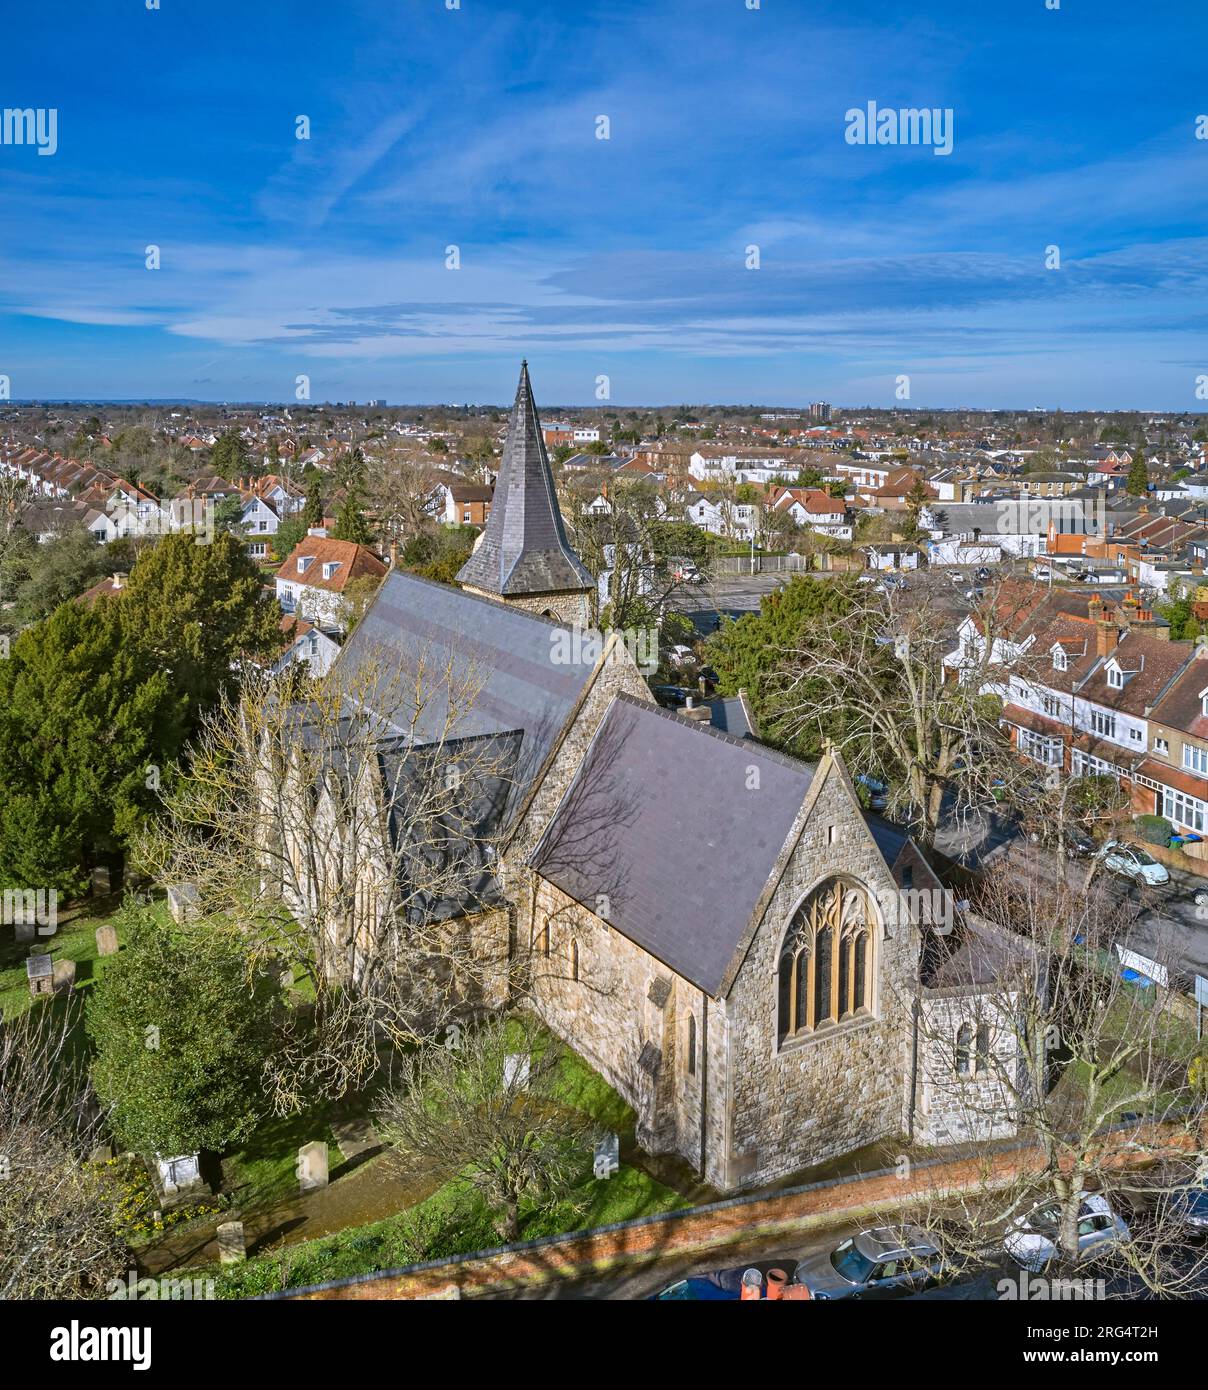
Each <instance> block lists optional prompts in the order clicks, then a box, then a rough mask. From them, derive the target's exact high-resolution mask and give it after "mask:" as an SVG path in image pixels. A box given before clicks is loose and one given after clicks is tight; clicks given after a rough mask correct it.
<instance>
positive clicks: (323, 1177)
mask: <svg viewBox="0 0 1208 1390" xmlns="http://www.w3.org/2000/svg"><path fill="white" fill-rule="evenodd" d="M297 1173H298V1188H299V1190H300V1191H302V1192H318V1191H319V1190H320V1189H321V1188H324V1187H326V1186H327V1145H326V1144H325V1143H324V1142H323V1141H322V1140H321V1139H316V1140H315V1142H314V1143H313V1144H303V1145H302V1147H301V1148H300V1149H299V1150H298V1167H297Z"/></svg>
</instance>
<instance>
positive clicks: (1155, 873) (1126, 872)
mask: <svg viewBox="0 0 1208 1390" xmlns="http://www.w3.org/2000/svg"><path fill="white" fill-rule="evenodd" d="M1099 854H1100V857H1101V858H1102V860H1103V867H1104V868H1105V869H1110V870H1111V872H1112V873H1113V874H1119V875H1120V877H1121V878H1131V879H1132V881H1133V882H1134V883H1140V884H1144V885H1145V886H1146V887H1148V888H1157V887H1160V886H1161V885H1162V884H1163V883H1169V882H1170V872H1169V870H1168V869H1167V868H1166V866H1165V865H1164V864H1159V863H1158V861H1157V860H1156V859H1155V858H1154V857H1153V855H1152V854H1148V853H1147V852H1146V851H1145V850H1143V849H1142V848H1141V847H1140V845H1126V844H1123V843H1122V842H1121V841H1119V840H1109V841H1108V842H1107V844H1105V845H1104V846H1103V848H1102V849H1101V850H1100V851H1099Z"/></svg>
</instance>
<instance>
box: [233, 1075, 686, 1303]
mask: <svg viewBox="0 0 1208 1390" xmlns="http://www.w3.org/2000/svg"><path fill="white" fill-rule="evenodd" d="M561 1073H562V1083H563V1084H562V1086H561V1087H560V1088H559V1089H560V1090H561V1092H562V1098H563V1100H564V1103H565V1104H566V1105H567V1106H568V1107H572V1108H574V1109H577V1110H582V1111H584V1112H585V1113H587V1114H589V1115H590V1116H591V1117H592V1118H593V1119H594V1120H595V1121H597V1122H598V1123H599V1124H600V1125H602V1126H603V1127H604V1128H608V1129H613V1130H616V1131H617V1132H618V1133H619V1134H620V1135H621V1136H622V1140H623V1141H624V1140H625V1139H626V1138H629V1139H632V1134H633V1126H634V1121H635V1116H634V1113H633V1111H632V1109H631V1108H630V1107H629V1106H628V1105H627V1104H626V1103H625V1102H624V1101H623V1100H622V1099H621V1097H620V1096H618V1095H617V1093H616V1092H615V1091H614V1090H613V1089H612V1087H610V1086H609V1085H608V1084H607V1082H605V1081H604V1080H603V1078H602V1077H600V1076H599V1075H598V1074H597V1073H596V1072H594V1071H592V1069H591V1068H590V1067H589V1066H588V1065H587V1064H586V1063H585V1062H584V1061H583V1059H582V1058H580V1057H578V1056H577V1055H576V1054H575V1053H573V1052H571V1051H570V1050H569V1049H567V1050H566V1051H565V1052H564V1054H563V1058H562V1063H561ZM365 1104H367V1105H368V1104H369V1102H365ZM332 1118H333V1116H332V1115H331V1114H329V1113H327V1112H324V1111H319V1112H315V1113H312V1114H311V1115H308V1116H306V1117H303V1118H300V1119H290V1120H284V1121H270V1122H269V1123H268V1124H266V1125H263V1126H261V1128H260V1130H258V1131H257V1133H256V1135H255V1136H254V1139H253V1141H252V1142H251V1143H250V1144H248V1145H247V1146H246V1147H245V1149H244V1150H242V1151H240V1152H239V1153H236V1154H233V1155H232V1156H231V1157H230V1158H228V1159H226V1160H225V1161H224V1163H223V1172H224V1178H225V1179H226V1181H225V1182H224V1186H225V1187H227V1189H228V1190H229V1191H232V1192H233V1193H234V1187H235V1185H237V1184H245V1185H246V1186H247V1188H248V1189H249V1190H251V1191H255V1192H256V1193H257V1194H258V1195H261V1196H263V1197H268V1196H270V1194H272V1193H273V1192H279V1193H280V1194H281V1195H282V1197H292V1196H293V1195H295V1194H296V1192H297V1179H296V1177H295V1175H294V1169H293V1164H294V1156H295V1154H296V1153H297V1149H298V1146H299V1144H302V1143H305V1142H306V1141H307V1140H309V1139H313V1138H315V1137H318V1131H319V1126H320V1125H322V1124H326V1125H328V1126H329V1125H330V1121H331V1119H332ZM329 1142H330V1140H329ZM383 1161H388V1160H383ZM238 1200H239V1202H240V1204H241V1205H242V1206H246V1205H247V1204H248V1199H247V1197H246V1196H243V1195H238ZM687 1205H689V1202H688V1200H687V1198H685V1197H684V1196H683V1195H682V1194H681V1193H679V1192H677V1191H675V1190H674V1189H673V1188H671V1187H668V1186H666V1185H665V1184H664V1183H662V1182H659V1181H658V1180H657V1179H656V1178H654V1177H652V1176H651V1175H650V1174H649V1173H648V1172H646V1171H644V1169H642V1168H640V1167H636V1166H634V1165H632V1164H629V1163H625V1162H622V1164H621V1168H620V1171H619V1172H617V1173H616V1174H614V1175H613V1176H612V1177H610V1178H607V1179H597V1178H596V1177H595V1176H594V1174H593V1172H592V1167H591V1157H590V1155H588V1156H587V1158H586V1160H585V1163H584V1168H583V1173H582V1176H581V1178H580V1180H579V1182H578V1183H577V1185H576V1187H575V1188H574V1190H573V1191H572V1192H571V1194H570V1195H569V1196H568V1198H567V1199H566V1200H565V1201H563V1202H561V1203H559V1204H558V1205H557V1206H555V1207H554V1208H552V1209H550V1210H547V1211H532V1210H530V1211H528V1212H527V1213H526V1212H524V1211H522V1213H521V1238H522V1239H524V1240H533V1239H536V1238H538V1237H541V1236H551V1235H560V1234H564V1233H567V1232H571V1231H577V1230H586V1229H588V1228H590V1227H593V1226H604V1225H608V1224H610V1223H612V1222H616V1221H629V1220H632V1219H634V1218H635V1217H640V1216H652V1215H656V1214H658V1213H660V1212H666V1211H673V1210H676V1209H677V1208H680V1207H685V1206H687ZM499 1244H500V1237H499V1235H498V1234H497V1233H496V1231H495V1228H494V1225H493V1224H492V1221H491V1218H490V1215H489V1213H488V1212H487V1210H486V1208H485V1207H484V1205H483V1203H482V1201H481V1200H480V1199H479V1198H478V1197H477V1195H476V1194H475V1193H473V1192H472V1191H470V1190H469V1189H468V1185H467V1184H465V1183H462V1182H450V1183H446V1184H445V1185H444V1186H443V1187H441V1188H439V1189H438V1190H437V1191H436V1192H434V1193H433V1194H432V1195H431V1196H430V1197H428V1198H427V1199H426V1200H424V1201H422V1202H419V1203H418V1204H417V1205H415V1206H413V1207H410V1208H408V1209H407V1210H405V1211H401V1212H397V1213H396V1214H394V1215H392V1216H388V1217H385V1218H384V1219H382V1220H378V1221H373V1222H369V1223H367V1224H365V1225H360V1226H350V1227H348V1228H346V1229H345V1230H342V1231H340V1232H339V1233H337V1234H335V1235H329V1236H323V1237H321V1238H319V1239H317V1240H310V1241H300V1242H298V1243H297V1244H293V1245H286V1246H283V1247H282V1248H280V1249H277V1250H274V1251H272V1252H270V1253H267V1254H263V1255H259V1256H257V1257H256V1258H254V1259H251V1260H248V1261H247V1262H246V1263H245V1264H242V1265H236V1266H228V1267H226V1268H223V1269H222V1270H221V1271H220V1272H219V1273H218V1275H217V1289H218V1293H219V1296H220V1297H225V1298H243V1297H248V1296H250V1295H252V1294H257V1293H267V1292H269V1291H272V1290H276V1289H283V1288H297V1287H299V1286H301V1285H304V1284H316V1283H325V1282H327V1281H328V1280H332V1279H345V1278H349V1277H351V1276H353V1275H356V1274H372V1273H374V1272H376V1271H378V1270H383V1269H392V1268H398V1267H399V1266H402V1265H408V1264H415V1263H417V1262H419V1261H421V1260H432V1259H441V1258H443V1257H446V1256H449V1255H459V1254H468V1253H471V1252H473V1251H476V1250H489V1249H492V1248H493V1247H495V1246H497V1245H499Z"/></svg>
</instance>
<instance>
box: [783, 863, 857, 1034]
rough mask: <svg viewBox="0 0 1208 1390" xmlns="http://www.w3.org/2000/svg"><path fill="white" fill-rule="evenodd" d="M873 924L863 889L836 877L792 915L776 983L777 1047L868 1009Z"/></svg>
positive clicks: (813, 893) (822, 886)
mask: <svg viewBox="0 0 1208 1390" xmlns="http://www.w3.org/2000/svg"><path fill="white" fill-rule="evenodd" d="M872 923H873V917H872V913H871V911H870V908H869V904H868V896H867V894H866V893H865V891H864V889H862V888H860V887H858V886H856V885H855V884H852V883H847V882H845V881H844V880H843V879H837V878H835V879H828V880H827V881H826V882H825V883H823V884H821V885H820V886H819V887H818V888H816V889H815V890H814V891H813V892H812V893H811V894H810V896H809V897H808V898H807V899H806V900H805V902H803V903H802V904H801V906H800V907H799V908H798V909H797V911H796V912H795V913H794V914H793V921H792V924H791V926H790V928H789V930H788V933H787V934H786V936H785V939H784V945H783V946H782V948H781V953H780V964H779V973H778V980H777V1035H778V1037H779V1039H780V1041H781V1042H784V1041H785V1040H786V1039H789V1038H793V1037H797V1036H800V1035H801V1034H804V1033H807V1032H809V1031H811V1030H812V1029H814V1028H817V1027H818V1025H819V1024H822V1023H827V1022H832V1023H838V1022H841V1021H842V1020H843V1019H846V1018H850V1017H851V1016H852V1015H853V1014H857V1013H859V1012H860V1011H861V1010H866V1009H870V1008H871V1007H872V970H871V968H870V965H871V954H870V946H869V942H870V932H871V929H872Z"/></svg>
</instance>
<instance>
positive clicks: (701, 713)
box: [680, 695, 712, 724]
mask: <svg viewBox="0 0 1208 1390" xmlns="http://www.w3.org/2000/svg"><path fill="white" fill-rule="evenodd" d="M680 713H681V714H682V715H683V716H684V718H685V719H695V720H696V721H697V723H700V724H707V723H708V722H709V720H710V718H711V717H712V711H711V710H710V708H709V706H708V705H698V704H697V703H696V696H695V695H689V696H688V698H687V699H686V700H685V701H684V707H683V709H682V710H680Z"/></svg>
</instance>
